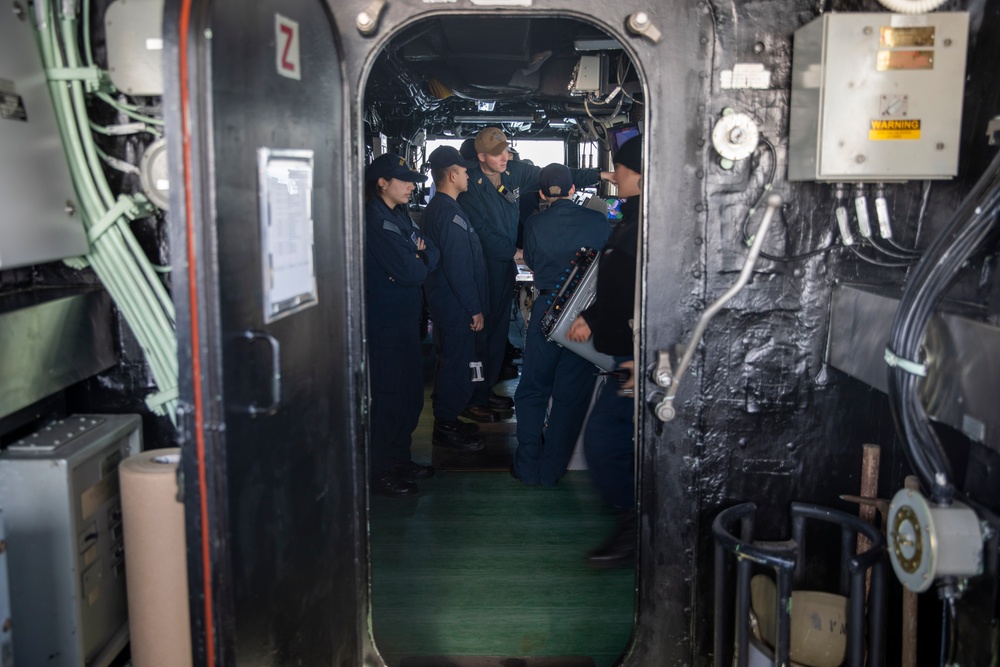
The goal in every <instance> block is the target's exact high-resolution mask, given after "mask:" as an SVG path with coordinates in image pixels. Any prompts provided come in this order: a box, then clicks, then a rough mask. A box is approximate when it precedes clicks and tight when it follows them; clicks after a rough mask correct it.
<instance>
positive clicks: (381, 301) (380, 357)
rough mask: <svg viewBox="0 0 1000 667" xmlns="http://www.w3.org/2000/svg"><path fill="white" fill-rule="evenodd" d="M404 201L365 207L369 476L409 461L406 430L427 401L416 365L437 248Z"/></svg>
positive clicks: (408, 431)
mask: <svg viewBox="0 0 1000 667" xmlns="http://www.w3.org/2000/svg"><path fill="white" fill-rule="evenodd" d="M420 236H422V235H421V233H420V229H419V228H418V227H417V225H416V224H415V223H414V222H413V220H411V219H410V216H409V214H408V213H407V212H406V207H405V206H397V207H396V208H393V209H390V208H389V207H388V206H386V204H385V202H384V201H382V199H381V198H380V197H372V199H371V200H370V201H369V202H368V204H367V206H366V207H365V314H366V316H367V333H368V357H369V373H370V382H371V393H372V402H371V409H370V421H371V474H372V477H373V478H377V477H378V476H379V475H380V474H382V473H384V472H387V471H389V470H390V469H391V468H392V464H393V462H394V461H395V462H398V463H405V462H407V461H410V460H411V457H410V443H411V434H412V433H413V430H414V429H415V428H416V427H417V422H418V421H419V419H420V410H421V409H422V408H423V403H424V389H423V374H422V372H421V363H420V316H421V310H422V308H423V294H422V293H421V285H422V284H423V282H424V279H425V278H427V274H428V273H429V272H430V271H431V270H433V269H434V267H436V266H437V263H438V258H439V254H438V250H437V248H435V247H434V244H433V243H432V242H431V241H427V240H426V239H425V243H426V246H427V247H426V248H425V249H424V251H423V253H422V254H423V257H419V256H418V255H417V244H416V241H417V239H418V238H419V237H420Z"/></svg>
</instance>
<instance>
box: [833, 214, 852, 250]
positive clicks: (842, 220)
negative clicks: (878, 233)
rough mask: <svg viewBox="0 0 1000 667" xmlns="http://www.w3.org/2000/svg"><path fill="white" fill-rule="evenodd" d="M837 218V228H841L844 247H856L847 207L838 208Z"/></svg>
mask: <svg viewBox="0 0 1000 667" xmlns="http://www.w3.org/2000/svg"><path fill="white" fill-rule="evenodd" d="M834 213H835V215H836V216H837V226H838V227H840V238H841V240H843V242H844V245H854V234H852V233H851V223H850V221H849V220H848V217H847V207H846V206H838V207H837V209H836V211H835V212H834Z"/></svg>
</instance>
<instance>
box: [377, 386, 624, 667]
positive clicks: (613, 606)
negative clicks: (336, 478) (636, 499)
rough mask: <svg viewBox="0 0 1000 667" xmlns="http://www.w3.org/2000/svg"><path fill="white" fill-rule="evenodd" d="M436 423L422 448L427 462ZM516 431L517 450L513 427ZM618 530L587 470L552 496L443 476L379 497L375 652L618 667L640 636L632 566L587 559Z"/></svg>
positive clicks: (497, 476)
mask: <svg viewBox="0 0 1000 667" xmlns="http://www.w3.org/2000/svg"><path fill="white" fill-rule="evenodd" d="M429 404H430V402H429V401H428V402H427V404H426V407H425V412H428V411H429ZM429 421H430V420H423V421H422V425H421V428H420V429H418V432H417V434H416V437H415V442H414V448H413V451H414V458H415V459H416V460H418V461H420V462H422V463H426V462H428V461H429V460H430V447H429V435H430V434H429V430H430V429H429V428H427V426H428V425H429ZM509 430H510V437H511V441H512V444H513V431H514V424H513V423H510V425H509ZM613 524H614V515H613V514H612V512H611V511H610V510H609V509H608V508H607V507H606V506H605V505H604V504H603V502H602V501H601V499H600V497H599V496H598V495H597V493H596V491H595V489H594V488H593V486H592V485H591V483H590V479H589V477H588V474H587V472H586V471H571V472H569V473H567V474H566V476H565V477H564V478H563V479H562V480H561V481H560V483H559V485H558V486H557V487H556V488H553V489H546V488H541V487H526V486H524V485H522V484H521V483H520V482H517V481H516V480H514V479H512V478H511V477H510V475H509V474H507V473H506V472H452V471H438V473H437V475H436V476H435V477H434V478H433V479H431V480H427V481H423V482H421V483H420V494H419V495H417V496H415V497H412V498H404V499H395V498H384V497H380V496H372V498H371V551H372V554H371V555H372V616H373V626H374V633H375V642H376V645H377V647H378V649H379V651H380V652H381V653H382V655H383V657H384V658H385V659H386V661H387V662H388V664H389V665H390V666H392V667H396V666H397V665H399V663H400V661H401V660H403V659H404V658H406V657H410V656H499V657H528V656H537V657H541V656H589V657H591V658H593V660H594V663H595V665H596V666H597V667H610V666H611V665H614V664H615V663H616V662H617V660H618V658H619V657H620V656H621V654H622V653H623V652H624V650H625V647H626V644H627V642H628V639H629V636H630V634H631V632H632V624H633V608H634V578H635V573H634V569H632V568H619V569H614V570H594V569H591V568H589V567H587V565H586V564H585V561H584V554H585V553H586V552H587V551H588V550H589V549H592V548H593V547H595V546H596V545H598V544H599V543H600V542H601V541H602V540H603V539H604V538H605V537H606V536H607V535H608V534H609V532H610V531H611V529H612V527H613Z"/></svg>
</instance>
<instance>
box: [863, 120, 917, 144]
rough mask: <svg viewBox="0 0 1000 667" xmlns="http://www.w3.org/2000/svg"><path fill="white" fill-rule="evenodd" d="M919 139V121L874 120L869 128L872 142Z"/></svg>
mask: <svg viewBox="0 0 1000 667" xmlns="http://www.w3.org/2000/svg"><path fill="white" fill-rule="evenodd" d="M919 138H920V121H919V120H873V121H872V122H871V127H869V128H868V139H869V140H870V141H885V140H893V139H919Z"/></svg>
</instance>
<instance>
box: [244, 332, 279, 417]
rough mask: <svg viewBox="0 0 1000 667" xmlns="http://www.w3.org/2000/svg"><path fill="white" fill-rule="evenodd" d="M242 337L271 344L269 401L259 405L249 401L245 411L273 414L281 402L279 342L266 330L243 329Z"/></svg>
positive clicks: (257, 413) (252, 413) (254, 413)
mask: <svg viewBox="0 0 1000 667" xmlns="http://www.w3.org/2000/svg"><path fill="white" fill-rule="evenodd" d="M243 338H244V339H245V340H248V341H255V340H263V341H267V344H268V345H270V346H271V373H272V375H271V402H270V403H269V404H268V405H265V406H261V407H258V406H257V405H255V404H254V403H250V405H248V406H247V408H246V411H247V412H248V413H250V415H251V416H253V417H256V416H257V415H273V414H274V413H275V412H277V411H278V406H279V405H280V404H281V343H279V342H278V339H277V338H275V337H274V336H272V335H271V334H269V333H267V332H266V331H253V330H252V329H247V330H246V331H244V332H243Z"/></svg>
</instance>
